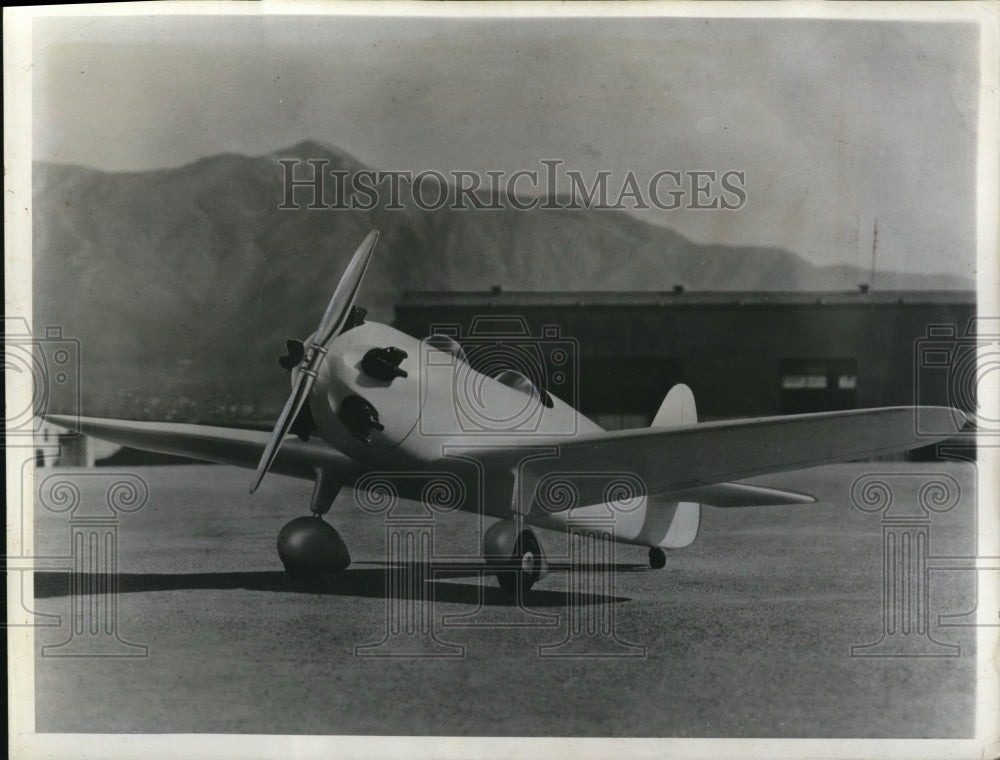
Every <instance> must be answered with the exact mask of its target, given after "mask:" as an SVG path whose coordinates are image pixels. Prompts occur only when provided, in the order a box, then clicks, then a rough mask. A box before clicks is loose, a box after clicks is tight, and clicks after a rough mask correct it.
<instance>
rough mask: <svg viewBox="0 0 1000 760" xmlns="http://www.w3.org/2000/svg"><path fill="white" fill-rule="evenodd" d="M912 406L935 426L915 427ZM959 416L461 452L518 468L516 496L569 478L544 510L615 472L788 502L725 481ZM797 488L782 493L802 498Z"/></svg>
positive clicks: (912, 441)
mask: <svg viewBox="0 0 1000 760" xmlns="http://www.w3.org/2000/svg"><path fill="white" fill-rule="evenodd" d="M918 411H919V412H920V414H921V418H922V419H924V420H926V421H927V423H928V424H929V425H931V424H932V429H933V430H935V431H938V432H937V433H935V434H933V435H927V434H923V433H921V432H920V431H918V430H917V427H916V420H917V417H916V414H917V412H918ZM964 422H965V417H964V416H963V414H962V412H960V411H959V410H957V409H952V408H949V407H930V406H922V407H886V408H880V409H858V410H852V411H842V412H820V413H817V414H798V415H788V416H781V417H764V418H758V419H746V420H727V421H719V422H706V423H701V424H693V425H679V426H675V427H652V428H642V429H637V430H619V431H611V432H598V433H586V434H583V435H577V436H575V437H572V438H565V437H564V438H561V439H560V438H554V437H541V436H538V437H534V436H533V437H527V438H525V439H524V447H528V446H533V447H534V448H536V449H537V448H540V447H546V446H550V447H551V448H552V450H553V455H552V456H548V457H546V456H539V457H534V458H533V457H530V456H527V455H526V454H525V448H524V447H518V446H510V447H507V448H499V447H498V448H491V447H489V446H484V447H482V448H476V447H471V448H469V449H466V450H465V451H464V452H463V453H465V454H467V455H468V456H470V457H472V458H475V459H477V460H480V461H481V462H482V463H483V464H484V465H486V466H489V467H493V468H502V469H506V470H507V471H508V472H510V473H516V478H517V483H518V484H519V485H518V491H517V493H516V494H515V501H516V500H517V498H518V497H517V494H523V495H531V494H534V500H539V499H542V500H543V502H544V494H546V493H547V488H549V489H551V488H555V487H556V486H557V485H558V484H559V482H560V481H569V482H571V483H572V484H573V489H572V490H573V491H574V492H575V494H574V498H573V499H571V500H566V501H565V502H560V504H563V505H564V506H559V505H557V504H548V505H546V504H544V503H543V504H542V505H541V506H542V508H544V509H548V510H550V511H558V510H559V509H565V508H569V506H568V505H570V503H571V502H572V503H575V504H581V505H582V504H601V503H604V502H606V501H607V500H608V499H606V498H605V495H606V494H605V489H606V488H608V487H609V484H611V483H613V482H614V481H615V480H616V479H617V480H618V481H619V482H622V481H624V482H628V483H632V484H634V485H632V486H630V488H631V489H632V490H631V491H630V492H632V493H634V494H635V495H641V494H650V495H657V496H667V495H669V496H671V498H673V496H674V495H675V494H676V495H679V496H682V497H683V496H687V497H689V498H690V499H691V500H692V501H703V502H704V503H706V504H712V503H715V504H717V505H718V506H736V505H737V504H739V503H740V499H742V498H745V497H746V498H749V499H750V502H749V503H748V504H747V506H749V505H750V504H763V503H769V504H771V503H787V502H783V501H778V502H774V501H768V499H770V498H775V497H777V496H778V495H777V494H776V493H775V494H770V495H768V494H766V493H763V492H759V493H751V491H752V490H754V489H756V488H759V487H754V486H747V485H744V484H738V485H736V484H731V483H729V481H734V480H743V479H744V478H750V477H753V476H755V475H763V474H766V473H772V472H783V471H785V470H797V469H802V468H807V467H816V466H818V465H821V464H827V463H831V462H843V461H847V460H851V459H866V458H869V457H872V456H882V455H885V454H890V453H893V452H900V451H906V450H908V449H913V448H917V447H918V446H926V445H928V444H931V443H934V442H936V441H940V440H943V439H945V438H949V437H951V436H952V435H955V434H956V433H957V432H958V431H959V430H960V429H961V427H962V424H963V423H964ZM587 474H590V475H601V476H605V477H604V478H603V479H602V478H601V477H585V476H586V475H587ZM581 476H584V477H581ZM708 486H711V488H706V487H708ZM699 489H704V492H703V494H704V498H699V494H698V493H697V491H698V490H699ZM741 492H742V493H741ZM795 496H797V495H792V496H789V497H787V498H789V499H790V501H791V503H802V502H803V501H807V500H808V499H802V498H795ZM530 498H531V497H530V496H529V499H530ZM514 506H515V508H516V509H518V510H519V511H521V512H522V513H527V512H529V511H530V510H531V508H532V505H531V503H526V504H515V505H514Z"/></svg>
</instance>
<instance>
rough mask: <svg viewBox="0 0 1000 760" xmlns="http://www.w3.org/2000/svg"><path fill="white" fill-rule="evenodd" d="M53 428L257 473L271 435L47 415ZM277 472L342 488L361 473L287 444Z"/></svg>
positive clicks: (317, 451)
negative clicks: (329, 478)
mask: <svg viewBox="0 0 1000 760" xmlns="http://www.w3.org/2000/svg"><path fill="white" fill-rule="evenodd" d="M45 419H46V420H48V421H49V422H51V423H52V424H53V425H58V426H59V427H64V428H67V429H69V430H79V431H80V432H81V433H84V434H86V435H92V436H94V437H95V438H101V439H102V440H105V441H111V442H113V443H120V444H122V445H123V446H132V447H134V448H137V449H143V450H145V451H156V452H159V453H161V454H176V455H179V456H186V457H192V458H194V459H202V460H205V461H207V462H218V463H219V464H230V465H235V466H237V467H247V468H249V469H251V470H252V469H254V468H255V467H256V466H257V462H258V461H259V460H260V456H261V453H262V452H263V451H264V447H265V446H266V445H267V441H268V439H269V438H270V437H271V434H270V433H268V432H266V431H262V430H242V429H239V428H225V427H210V426H207V425H189V424H181V423H176V422H136V421H133V420H109V419H100V418H97V417H65V416H61V415H57V414H49V415H46V416H45ZM273 469H274V471H275V472H280V473H281V474H283V475H291V476H292V477H298V478H306V479H308V480H313V479H315V477H316V471H317V470H325V471H327V472H331V473H335V474H336V475H337V476H338V480H340V481H341V482H343V483H347V484H350V483H353V482H354V481H355V479H356V478H357V477H358V476H359V475H360V474H361V472H362V471H363V468H362V467H361V465H359V463H358V462H356V461H355V460H353V459H351V458H350V457H348V456H346V455H344V454H341V453H340V452H339V451H337V450H336V449H334V448H333V447H331V446H329V445H327V444H326V443H325V442H322V441H318V440H314V441H313V442H309V443H304V442H302V441H300V440H299V439H298V438H294V437H293V438H288V439H286V440H285V442H284V445H283V446H282V447H281V450H280V451H279V452H278V456H277V458H276V459H275V462H274V466H273Z"/></svg>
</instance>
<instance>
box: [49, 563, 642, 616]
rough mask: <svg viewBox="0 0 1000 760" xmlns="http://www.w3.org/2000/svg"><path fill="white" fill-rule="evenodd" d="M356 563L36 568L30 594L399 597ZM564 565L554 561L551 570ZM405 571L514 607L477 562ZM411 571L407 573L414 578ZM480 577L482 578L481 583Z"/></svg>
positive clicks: (469, 599)
mask: <svg viewBox="0 0 1000 760" xmlns="http://www.w3.org/2000/svg"><path fill="white" fill-rule="evenodd" d="M358 564H365V565H374V566H369V567H359V566H357V565H355V566H353V567H349V568H348V569H346V570H344V571H342V572H340V573H337V574H335V575H328V576H325V577H323V578H320V579H317V580H315V581H296V580H292V579H291V578H289V577H288V576H287V575H286V574H285V573H284V572H281V571H273V570H265V571H244V572H228V573H118V574H117V575H110V574H106V573H82V574H74V573H72V572H71V571H50V570H45V571H36V572H35V574H34V576H35V598H36V599H53V598H58V597H64V596H69V595H70V593H71V584H73V583H74V582H75V583H76V584H77V585H78V587H80V588H84V589H111V588H112V587H113V586H114V585H117V592H118V593H120V594H135V593H143V592H155V591H196V590H215V591H229V590H245V591H271V592H275V593H284V594H316V595H323V596H349V597H365V598H370V599H385V598H387V597H388V596H390V595H391V596H392V597H393V598H402V595H401V594H400V593H398V591H397V589H398V588H399V585H400V584H391V585H390V583H389V572H388V570H389V567H390V565H389V563H375V562H371V563H358ZM642 567H643V566H642V565H616V566H615V567H614V571H615V572H618V571H619V570H622V571H630V570H634V569H636V568H642ZM566 569H568V565H566V566H565V567H563V566H561V565H559V564H557V565H555V566H554V567H553V568H552V570H553V572H556V573H558V572H563V571H565V570H566ZM407 572H409V573H411V574H413V575H417V574H419V575H418V577H424V578H428V579H431V580H426V581H424V586H425V587H426V590H427V598H430V599H432V600H433V601H435V602H442V603H445V604H466V605H472V606H479V605H487V606H492V607H516V606H517V601H516V600H515V599H514V598H513V597H511V596H510V595H508V594H507V593H506V592H504V591H502V590H501V589H499V588H497V587H495V586H494V585H492V580H491V579H490V573H489V572H487V571H486V570H485V568H484V567H483V566H482V565H481V564H474V565H470V564H469V563H448V562H432V563H428V564H427V566H425V567H422V568H408V569H407ZM413 575H411V577H413ZM459 578H479V579H480V581H481V582H480V583H452V582H449V581H448V580H446V579H459ZM482 581H485V582H482ZM574 598H575V599H576V601H577V603H589V604H598V603H618V602H627V601H630V599H629V598H628V597H623V596H610V595H603V594H583V595H580V594H577V595H576V596H575V597H574ZM567 600H568V595H567V593H566V591H563V590H551V589H533V590H532V591H530V592H529V593H528V596H527V597H526V599H525V603H526V604H528V605H529V606H531V607H566V606H567Z"/></svg>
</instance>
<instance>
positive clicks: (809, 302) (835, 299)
mask: <svg viewBox="0 0 1000 760" xmlns="http://www.w3.org/2000/svg"><path fill="white" fill-rule="evenodd" d="M975 304H976V291H974V290H876V291H869V292H862V291H861V290H851V291H796V292H793V291H712V290H683V291H670V290H668V291H632V292H622V291H576V292H565V291H504V290H493V291H444V290H430V291H407V292H404V293H403V295H402V296H401V298H400V300H399V307H400V308H423V307H453V308H455V307H471V308H482V307H483V306H494V307H549V306H557V307H560V308H571V307H581V308H582V307H595V306H596V307H625V308H632V307H636V306H641V307H660V308H673V307H685V306H707V305H715V306H865V305H868V306H893V305H940V306H975Z"/></svg>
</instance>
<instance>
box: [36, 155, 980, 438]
mask: <svg viewBox="0 0 1000 760" xmlns="http://www.w3.org/2000/svg"><path fill="white" fill-rule="evenodd" d="M283 158H288V159H295V158H297V159H300V160H302V161H303V162H304V161H305V160H307V159H324V160H325V161H326V162H327V164H326V166H325V169H326V170H328V171H329V170H339V171H342V172H350V173H356V172H358V171H362V170H365V169H366V167H364V166H363V165H362V164H361V163H360V162H358V161H357V160H355V159H354V158H353V157H351V156H349V155H347V154H346V153H344V152H343V151H339V150H337V149H336V148H333V147H331V146H328V145H324V144H320V143H315V142H306V143H302V144H300V145H296V146H294V147H292V148H288V149H286V150H283V151H279V152H276V153H274V154H270V155H266V156H257V157H246V156H240V155H234V154H224V155H219V156H214V157H211V158H206V159H202V160H200V161H196V162H195V163H192V164H189V165H187V166H182V167H179V168H175V169H164V170H157V171H149V172H132V173H105V172H101V171H98V170H95V169H88V168H84V167H81V166H71V165H64V164H50V163H38V164H36V165H35V167H34V174H33V195H34V232H33V267H34V269H33V278H34V319H35V325H36V329H38V330H41V329H42V327H43V326H45V325H61V326H62V327H63V330H64V334H65V335H68V336H73V337H75V338H77V339H79V340H80V341H81V361H82V366H81V373H82V380H81V383H82V388H83V393H84V398H83V406H84V409H85V410H86V411H87V413H91V414H117V415H121V416H130V417H140V418H141V417H159V418H177V419H190V418H198V419H218V418H234V417H241V418H244V417H245V418H253V417H260V416H265V417H267V416H272V415H273V414H274V413H275V412H276V409H273V408H272V407H273V406H274V405H280V403H281V402H282V401H283V394H284V389H285V387H286V386H285V385H284V384H285V383H287V376H285V375H284V374H283V373H282V372H281V371H280V370H278V369H277V364H276V362H275V357H276V356H277V355H278V353H280V352H281V348H282V346H283V343H284V340H285V339H286V338H287V337H290V336H297V337H304V336H305V335H308V334H309V333H310V332H311V331H312V330H313V329H314V327H315V324H316V322H317V321H318V319H319V315H320V314H321V313H322V310H323V308H324V306H325V304H326V302H327V300H328V298H329V296H330V293H331V292H332V288H333V287H334V285H335V284H336V282H337V280H338V278H339V276H340V274H341V272H342V270H343V268H344V266H345V265H346V262H347V260H348V258H349V257H350V255H351V253H352V252H353V251H354V248H355V247H356V246H357V245H358V243H359V242H360V241H361V239H362V238H363V237H364V235H365V234H366V233H367V232H368V230H370V229H371V228H373V227H374V228H377V229H379V230H380V231H381V233H382V237H381V240H380V243H379V247H378V249H377V253H376V256H375V258H374V260H373V263H372V266H371V268H370V271H369V274H368V276H367V278H366V280H365V285H364V288H363V291H362V303H364V304H366V305H368V306H369V307H371V316H372V317H373V318H376V319H380V320H385V321H388V320H391V318H392V311H391V307H392V304H393V303H395V301H396V300H397V298H398V296H399V294H400V293H402V292H403V291H404V290H487V289H489V288H490V287H491V286H492V285H494V284H499V285H502V286H503V287H504V288H505V289H508V290H563V291H565V290H669V289H670V288H672V287H673V286H674V285H675V284H683V285H684V286H685V287H686V288H687V289H689V290H705V289H717V290H803V289H808V290H838V289H839V290H843V289H854V288H855V287H857V284H858V283H859V282H863V281H864V280H865V279H866V273H865V272H864V271H862V270H858V269H856V268H854V267H850V266H839V267H827V268H823V267H816V266H814V265H812V264H810V263H809V262H807V261H805V260H804V259H802V258H801V257H799V256H797V255H796V254H794V253H792V252H790V251H786V250H782V249H778V248H759V247H737V246H713V245H699V244H696V243H693V242H691V241H690V240H687V239H686V238H684V237H683V236H682V235H680V234H678V233H676V232H674V231H673V230H670V229H668V228H665V227H660V226H656V225H651V224H648V223H645V222H643V221H640V220H638V219H635V218H634V217H632V216H630V215H628V214H626V213H624V212H619V211H610V210H602V211H586V210H568V209H567V210H539V209H536V210H533V211H519V210H515V209H513V208H507V209H504V210H491V211H479V212H473V211H460V210H449V209H447V208H444V209H442V210H439V211H425V210H421V209H420V208H418V206H417V204H415V203H413V201H412V197H413V188H412V187H410V186H409V185H408V184H407V183H405V182H404V183H402V184H401V187H400V194H401V201H402V204H401V205H402V206H403V209H402V210H394V209H389V208H386V205H387V199H384V198H383V199H381V200H380V202H379V203H377V204H376V205H374V207H373V208H372V209H371V210H368V211H352V210H346V209H309V208H307V207H306V202H307V201H306V200H302V201H301V203H302V206H301V207H300V208H299V209H298V210H289V209H281V208H279V206H281V205H282V202H283V200H284V198H283V192H284V185H283V172H284V169H283V167H282V166H281V165H280V164H279V163H278V160H279V159H283ZM302 166H304V164H303V165H302ZM297 176H300V175H297ZM331 186H332V185H331ZM300 192H301V191H300ZM427 195H429V196H433V193H432V191H430V190H428V191H427ZM297 197H300V198H301V196H297ZM328 202H329V201H328ZM879 284H880V287H881V288H883V289H893V288H910V289H938V290H940V289H949V288H956V289H960V288H970V287H972V283H969V282H967V281H965V280H961V279H958V278H951V279H949V278H942V277H940V276H934V277H929V276H921V275H910V274H903V273H893V272H879ZM55 403H56V405H57V406H65V405H66V404H69V403H71V402H70V400H69V399H68V398H66V397H57V398H56V399H55Z"/></svg>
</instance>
